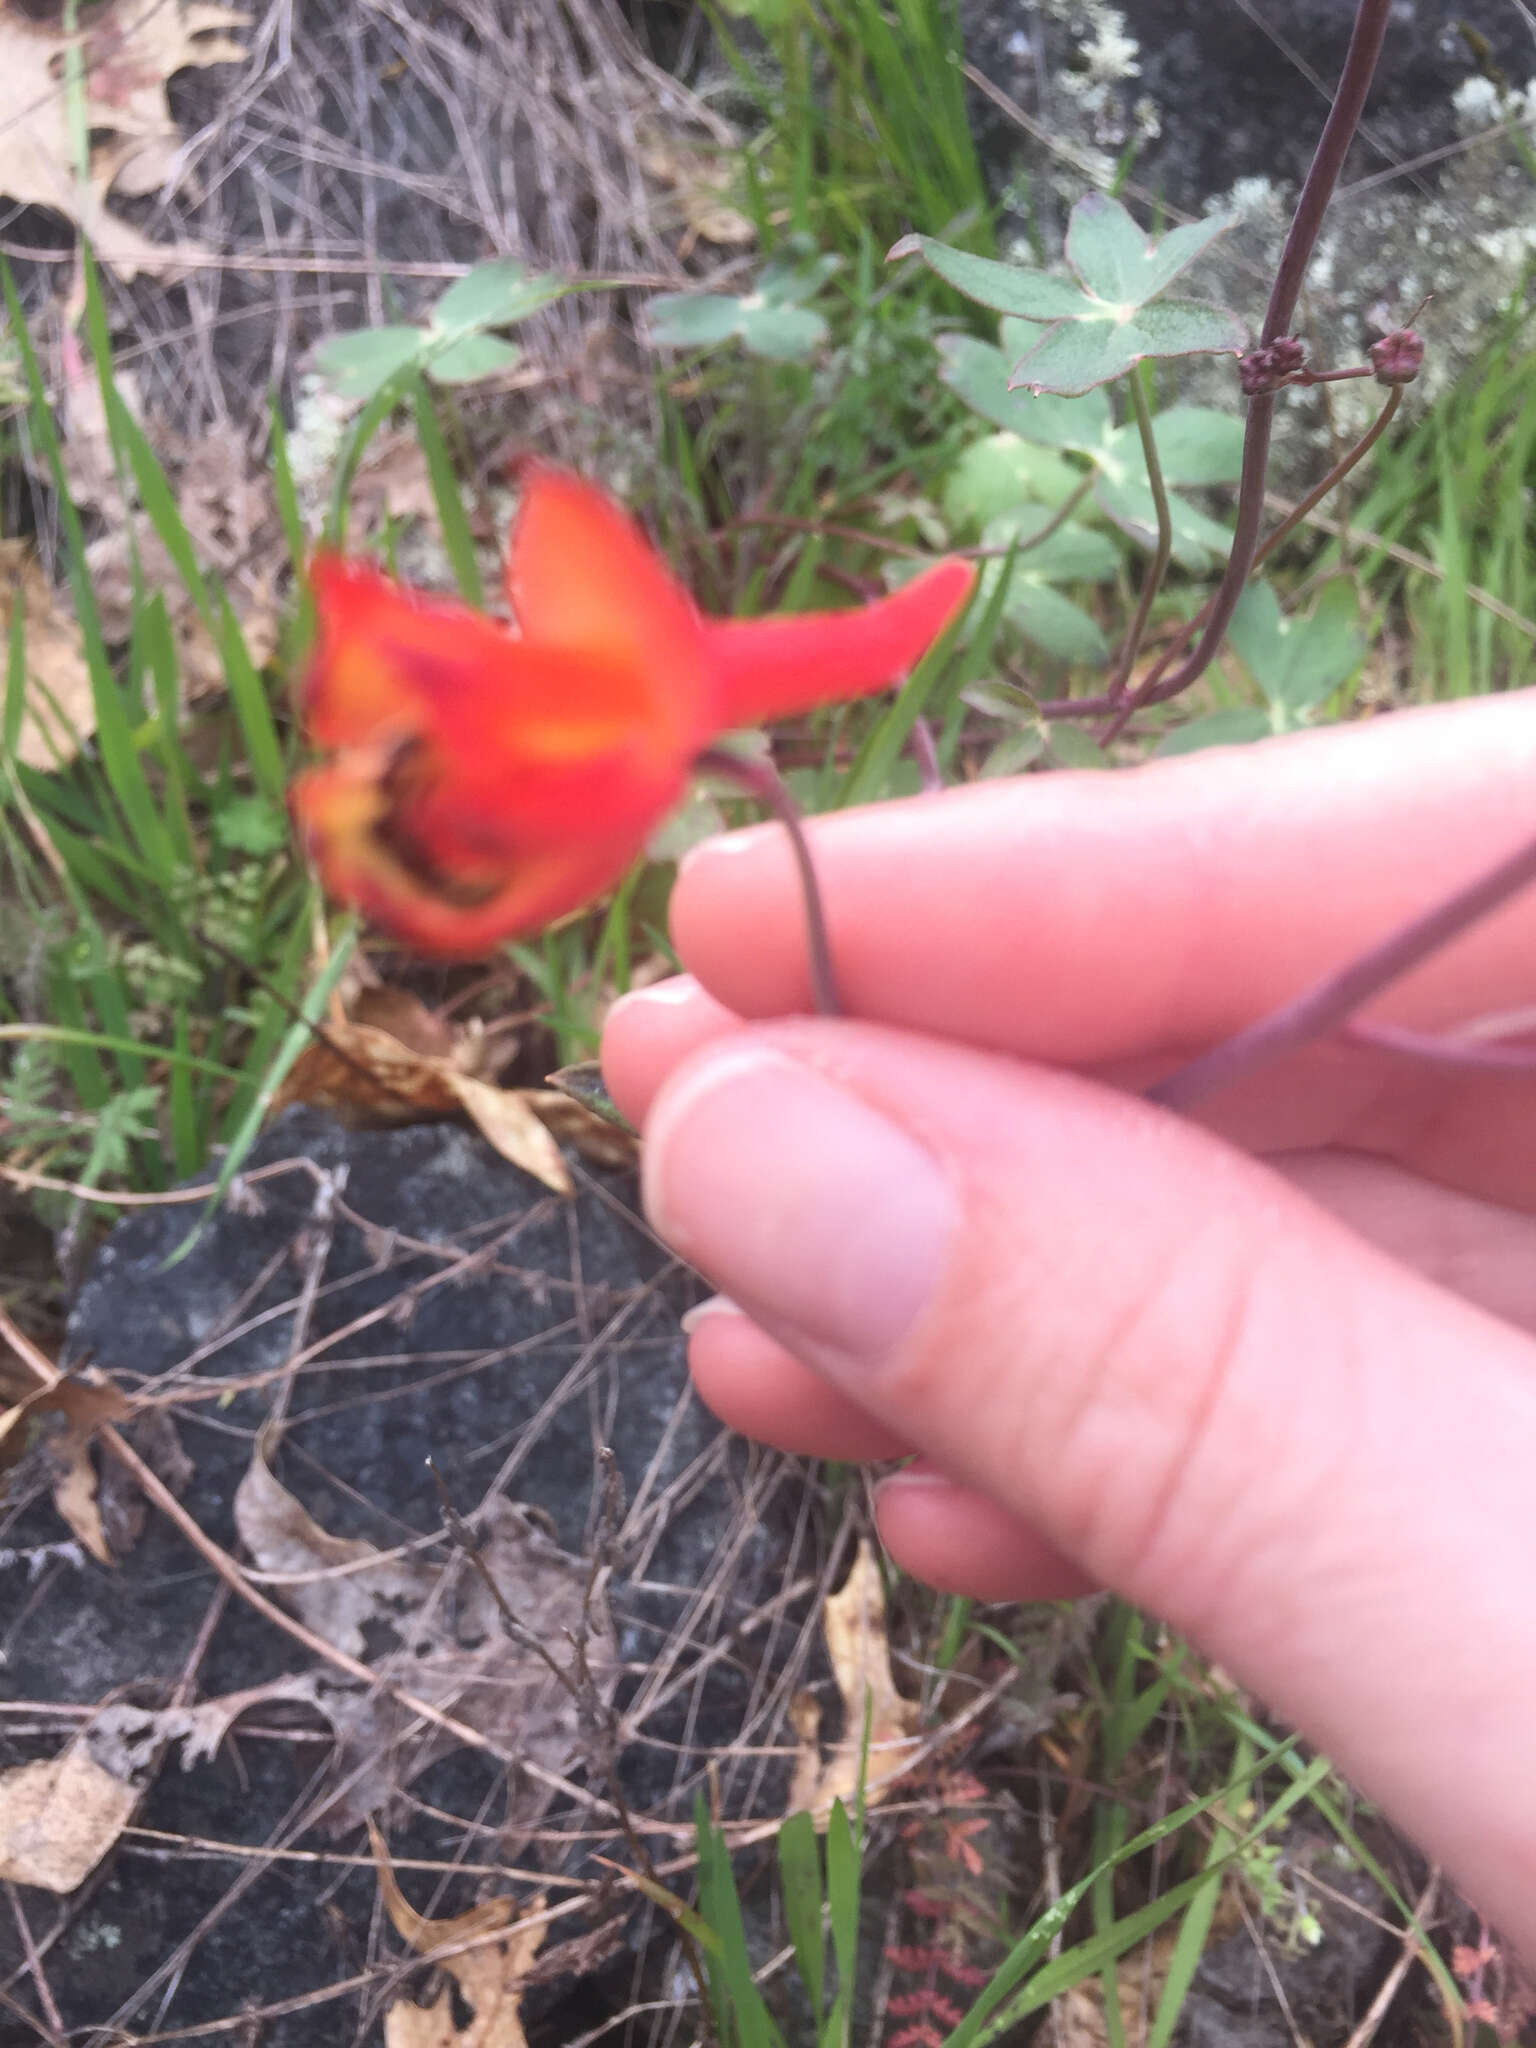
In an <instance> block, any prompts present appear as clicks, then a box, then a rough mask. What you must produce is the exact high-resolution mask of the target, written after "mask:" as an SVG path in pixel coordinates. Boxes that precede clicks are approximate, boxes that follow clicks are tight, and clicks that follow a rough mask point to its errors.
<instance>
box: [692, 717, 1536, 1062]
mask: <svg viewBox="0 0 1536 2048" xmlns="http://www.w3.org/2000/svg"><path fill="white" fill-rule="evenodd" d="M809 829H810V832H811V836H812V844H813V850H814V856H815V861H816V867H817V872H818V875H819V877H820V880H821V886H822V889H823V892H824V894H825V898H826V906H827V913H828V921H829V926H830V935H831V944H832V953H833V958H834V960H835V962H836V969H837V977H838V984H839V990H840V993H841V997H842V1000H843V1002H844V1004H845V1005H846V1007H847V1008H848V1009H849V1010H850V1011H851V1012H852V1013H853V1014H855V1015H857V1016H860V1017H866V1018H871V1019H877V1020H879V1021H881V1022H885V1023H891V1024H898V1025H902V1026H905V1027H908V1028H912V1029H917V1030H921V1031H927V1032H932V1033H936V1034H939V1035H942V1036H944V1037H947V1038H951V1039H958V1040H960V1041H961V1042H963V1043H966V1044H969V1045H974V1046H977V1047H983V1048H986V1049H989V1050H994V1051H1006V1052H1012V1053H1016V1054H1021V1055H1023V1056H1025V1057H1029V1058H1033V1059H1040V1060H1046V1061H1052V1062H1058V1061H1059V1062H1067V1063H1070V1064H1072V1065H1075V1066H1101V1065H1105V1064H1109V1063H1113V1062H1117V1061H1122V1060H1133V1059H1139V1058H1144V1057H1153V1056H1165V1055H1168V1054H1177V1053H1183V1052H1187V1051H1191V1050H1194V1049H1197V1048H1199V1047H1201V1046H1204V1045H1207V1044H1209V1043H1211V1042H1212V1041H1214V1040H1216V1039H1219V1038H1223V1037H1225V1036H1227V1035H1228V1034H1229V1033H1231V1032H1232V1031H1234V1030H1236V1029H1238V1028H1239V1027H1240V1026H1241V1025H1243V1024H1245V1023H1247V1022H1249V1021H1250V1020H1251V1019H1253V1018H1254V1017H1256V1016H1260V1015H1262V1014H1263V1013H1264V1012H1265V1011H1266V1010H1268V1009H1271V1008H1273V1007H1274V1006H1275V1005H1276V1004H1278V1003H1280V1002H1282V1001H1284V1000H1285V999H1286V998H1288V997H1290V996H1292V995H1294V994H1296V993H1297V992H1298V991H1299V990H1300V989H1303V988H1305V987H1307V986H1308V985H1309V984H1310V983H1312V982H1314V981H1316V980H1317V979H1318V978H1319V977H1320V976H1322V975H1324V974H1327V973H1329V972H1331V971H1332V970H1333V969H1335V968H1337V967H1339V966H1342V965H1343V964H1344V963H1345V962H1347V961H1348V960H1349V959H1350V958H1351V957H1352V956H1353V955H1354V954H1356V953H1358V952H1359V951H1361V950H1362V949H1363V948H1365V947H1366V946H1368V945H1371V944H1373V943H1374V942H1375V941H1377V940H1379V939H1380V938H1382V937H1383V936H1384V935H1385V934H1386V933H1387V932H1389V931H1391V930H1392V929H1393V928H1394V927H1395V926H1397V925H1398V924H1401V923H1403V922H1405V921H1406V920H1407V919H1409V918H1411V917H1413V916H1415V915H1416V914H1418V913H1419V912H1421V911H1423V910H1425V909H1427V908H1428V907H1430V906H1431V905H1432V904H1433V903H1435V902H1436V901H1437V900H1438V899H1439V898H1441V897H1442V896H1445V895H1447V894H1449V893H1450V892H1451V891H1452V890H1453V889H1455V888H1458V887H1460V886H1461V885H1462V884H1464V883H1465V882H1468V881H1470V880H1471V879H1472V878H1473V877H1475V876H1476V875H1477V874H1479V873H1480V872H1481V871H1482V870H1483V869H1484V868H1486V867H1489V866H1491V865H1492V864H1493V862H1495V861H1496V860H1499V859H1501V858H1502V857H1504V856H1505V855H1507V854H1508V853H1510V852H1512V851H1513V850H1514V848H1515V847H1516V846H1517V845H1518V844H1519V843H1520V842H1521V841H1522V840H1523V839H1525V838H1527V837H1529V835H1530V834H1531V833H1532V831H1533V830H1536V697H1533V695H1532V694H1531V693H1513V694H1509V695H1505V696H1502V697H1496V698H1484V699H1480V700H1477V701H1476V702H1472V703H1462V704H1457V705H1453V706H1437V707H1434V708H1432V709H1426V710H1421V711H1409V712H1400V713H1394V714H1392V715H1391V716H1389V717H1386V718H1382V719H1379V720H1374V721H1371V722H1370V723H1367V724H1357V725H1351V726H1344V727H1334V728H1330V729H1328V730H1325V731H1319V732H1311V733H1302V734H1297V735H1294V736H1292V737H1288V738H1285V739H1277V740H1270V741H1266V742H1263V743H1261V744H1259V745H1256V746H1249V747H1243V748H1231V749H1221V750H1216V751H1212V752H1209V753H1203V754H1200V755H1195V756H1186V757H1184V758H1182V759H1179V760H1177V761H1168V762H1155V763H1152V764H1150V765H1148V766H1146V767H1142V768H1137V769H1133V770H1129V771H1122V772H1119V773H1115V774H1104V775H1099V774H1091V773H1079V774H1057V775H1048V776H1031V777H1026V778H1022V779H1020V780H1015V781H997V782H981V783H973V784H969V785H967V786H965V787H962V788H960V789H956V790H951V791H948V792H945V793H944V794H942V795H938V796H930V797H919V798H914V799H910V800H907V801H904V802H898V803H889V804H880V805H876V806H872V807H869V808H867V809H862V810H855V811H849V812H846V813H842V814H835V815H832V816H828V817H823V818H818V819H816V820H815V821H814V822H813V823H812V824H811V826H810V828H809ZM672 929H673V934H674V937H675V939H676V942H677V945H678V950H679V952H680V954H681V956H682V958H683V961H684V963H685V964H686V966H687V967H688V968H689V970H690V971H691V972H692V973H693V974H694V975H696V976H697V978H698V979H699V981H700V982H701V983H703V985H704V986H705V987H706V988H707V989H708V990H709V992H710V993H711V994H712V995H713V996H714V997H715V998H716V999H717V1000H718V1001H719V1002H721V1003H723V1004H724V1005H725V1006H726V1007H727V1008H728V1009H730V1010H732V1011H735V1012H736V1013H738V1014H739V1015H741V1016H744V1017H769V1016H776V1015H782V1014H784V1013H785V1012H786V1011H792V1010H797V1009H800V1010H803V1009H805V1008H807V1007H808V981H807V973H806V955H805V935H804V909H803V905H802V902H801V898H800V892H799V888H798V885H797V882H796V879H795V873H794V867H793V863H792V860H791V857H790V852H789V848H788V846H787V844H786V842H785V839H784V835H783V833H782V831H781V830H780V829H779V828H778V827H777V826H760V827H756V828H754V829H752V830H750V831H747V832H743V833H737V834H734V835H732V836H730V837H728V838H726V839H722V840H714V841H710V842H708V843H706V844H705V845H704V846H702V847H700V848H698V849H696V851H695V852H694V853H693V854H692V855H691V856H690V857H689V859H688V860H687V862H686V863H685V865H684V868H683V871H682V873H681V875H680V876H679V879H678V883H677V887H676V889H675V891H674V894H673V899H672ZM1533 997H1536V894H1531V893H1527V894H1525V895H1522V896H1518V897H1516V898H1514V899H1513V900H1512V901H1511V902H1510V903H1509V904H1507V905H1506V906H1504V907H1503V908H1502V909H1501V910H1499V911H1498V912H1496V913H1494V914H1493V915H1492V916H1491V917H1489V918H1487V919H1485V920H1484V921H1483V922H1482V923H1481V924H1479V925H1478V926H1476V927H1474V928H1473V929H1472V930H1471V931H1469V932H1468V933H1466V934H1465V935H1464V936H1463V937H1462V938H1460V939H1458V940H1457V941H1456V942H1455V943H1454V944H1453V945H1452V946H1449V947H1447V948H1446V949H1445V950H1444V951H1443V952H1441V953H1439V954H1437V955H1436V956H1435V958H1434V959H1433V960H1431V961H1429V962H1427V963H1426V964H1425V965H1424V966H1423V967H1421V968H1419V969H1417V970H1416V971H1415V972H1414V973H1413V974H1412V975H1410V976H1408V977H1406V978H1405V979H1404V980H1403V981H1402V982H1401V983H1399V984H1397V985H1396V986H1395V987H1394V988H1393V989H1392V990H1390V991H1389V992H1388V993H1387V994H1386V995H1385V996H1384V997H1383V999H1382V1000H1381V1002H1380V1004H1378V1005H1376V1006H1374V1009H1373V1014H1376V1015H1379V1016H1382V1017H1391V1018H1393V1019H1394V1020H1396V1021H1398V1022H1402V1023H1408V1024H1412V1025H1415V1026H1418V1027H1419V1028H1423V1029H1434V1028H1437V1027H1442V1026H1446V1025H1449V1024H1451V1023H1454V1022H1457V1021H1460V1020H1463V1019H1466V1018H1468V1017H1471V1016H1475V1015H1478V1014H1482V1013H1487V1012H1489V1011H1496V1010H1502V1009H1506V1008H1512V1007H1515V1006H1516V1005H1519V1004H1521V1003H1524V1002H1529V1001H1530V1000H1532V999H1533Z"/></svg>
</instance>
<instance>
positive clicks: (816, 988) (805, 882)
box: [694, 747, 842, 1017]
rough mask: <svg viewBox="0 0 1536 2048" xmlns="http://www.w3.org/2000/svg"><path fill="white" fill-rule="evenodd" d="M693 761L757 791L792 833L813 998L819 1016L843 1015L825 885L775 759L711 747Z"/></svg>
mask: <svg viewBox="0 0 1536 2048" xmlns="http://www.w3.org/2000/svg"><path fill="white" fill-rule="evenodd" d="M694 766H695V768H697V769H698V770H699V771H700V773H702V774H705V775H721V776H724V777H725V778H726V779H727V780H728V781H730V782H734V783H735V784H736V785H737V787H738V788H740V789H744V790H745V791H746V792H747V794H748V796H752V797H756V799H757V801H758V802H759V803H760V804H762V805H763V806H764V807H765V808H766V809H767V810H770V811H772V813H773V815H774V816H775V817H776V818H777V819H778V821H779V823H780V824H781V825H782V826H783V827H784V830H785V831H786V832H787V833H788V834H789V843H790V846H791V848H792V849H793V852H794V856H795V865H796V867H797V868H798V869H799V871H800V888H801V891H802V893H803V895H804V897H805V942H806V951H807V953H808V955H809V964H810V977H811V1001H812V1002H813V1003H814V1005H815V1007H816V1012H817V1015H818V1016H821V1017H840V1016H841V1015H842V1005H841V1004H840V1003H839V1002H838V1000H837V981H836V978H835V976H834V975H833V972H832V948H831V945H830V943H829V942H828V939H827V919H826V913H825V911H824V910H823V909H822V903H821V889H820V886H819V884H818V883H817V880H816V868H815V864H814V863H813V861H812V860H811V849H810V846H809V844H808V842H807V840H806V836H805V825H804V821H803V819H802V818H801V815H800V807H799V805H798V804H797V803H796V802H795V800H794V798H793V797H792V796H791V795H790V793H789V791H788V789H787V788H786V787H785V786H784V780H783V777H782V776H781V775H780V774H779V771H778V769H777V768H775V767H774V765H773V763H772V762H771V761H768V760H748V759H746V757H745V756H743V755H741V754H733V753H731V752H730V750H729V749H728V748H726V747H707V748H706V749H705V751H704V752H703V753H702V754H700V755H699V757H698V759H697V760H696V761H695V762H694Z"/></svg>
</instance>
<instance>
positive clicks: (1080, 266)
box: [1066, 192, 1231, 307]
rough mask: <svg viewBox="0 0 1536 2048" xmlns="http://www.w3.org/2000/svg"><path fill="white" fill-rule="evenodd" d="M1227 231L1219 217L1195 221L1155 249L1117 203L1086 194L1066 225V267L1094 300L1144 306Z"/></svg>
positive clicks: (1176, 231)
mask: <svg viewBox="0 0 1536 2048" xmlns="http://www.w3.org/2000/svg"><path fill="white" fill-rule="evenodd" d="M1230 226H1231V222H1230V221H1228V220H1224V219H1221V218H1219V217H1218V218H1213V219H1211V220H1202V221H1193V222H1191V223H1190V224H1189V225H1188V226H1187V227H1181V228H1175V229H1174V230H1173V231H1172V233H1171V234H1167V235H1165V236H1163V238H1162V240H1161V241H1160V242H1157V243H1153V241H1152V240H1151V238H1150V237H1149V236H1148V235H1146V234H1144V233H1143V231H1142V230H1141V228H1139V227H1138V226H1137V224H1136V222H1135V221H1134V220H1133V219H1132V217H1131V215H1130V213H1129V212H1128V211H1127V210H1126V208H1125V207H1124V206H1123V205H1122V204H1121V203H1120V201H1119V200H1118V199H1111V198H1109V197H1108V196H1107V195H1106V194H1105V193H1102V192H1090V193H1088V194H1087V195H1086V196H1085V197H1084V198H1082V199H1079V200H1078V202H1077V204H1076V205H1075V206H1074V207H1073V209H1072V215H1071V219H1070V220H1069V221H1068V223H1067V245H1066V255H1067V262H1068V263H1069V264H1070V265H1071V267H1072V270H1073V272H1074V273H1075V274H1076V276H1077V277H1078V278H1080V279H1081V281H1082V284H1083V287H1084V289H1085V290H1086V291H1089V292H1091V293H1092V294H1093V296H1094V297H1095V298H1096V299H1102V300H1104V301H1106V302H1107V303H1108V304H1110V305H1114V306H1126V307H1134V306H1144V305H1145V304H1146V303H1147V301H1148V300H1149V299H1153V298H1156V296H1157V294H1158V293H1159V292H1161V291H1165V290H1166V289H1167V288H1168V286H1169V285H1170V284H1171V283H1172V282H1173V280H1174V278H1176V277H1177V276H1178V274H1179V272H1180V271H1181V270H1184V269H1186V268H1187V267H1188V265H1189V264H1191V263H1193V262H1194V260H1195V258H1196V257H1197V256H1198V255H1199V254H1200V253H1201V251H1202V250H1204V249H1206V248H1208V247H1209V246H1210V244H1211V243H1212V242H1214V241H1215V239H1216V237H1217V236H1218V235H1221V234H1224V233H1225V232H1226V230H1227V229H1228V227H1230Z"/></svg>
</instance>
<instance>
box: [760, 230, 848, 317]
mask: <svg viewBox="0 0 1536 2048" xmlns="http://www.w3.org/2000/svg"><path fill="white" fill-rule="evenodd" d="M842 260H843V259H842V258H841V256H830V255H828V256H821V255H818V254H817V253H816V246H815V244H814V243H813V242H812V241H811V240H810V238H809V237H808V236H802V235H795V236H792V237H791V238H790V240H789V241H788V242H787V243H786V244H785V246H784V247H783V248H782V249H780V250H778V251H776V253H775V254H774V255H772V256H771V257H770V258H769V259H768V261H767V262H766V263H765V264H764V265H763V267H762V269H761V270H760V271H759V272H758V276H757V296H758V297H759V298H762V299H766V300H767V302H768V303H769V304H770V305H773V306H798V305H802V304H803V303H804V301H805V300H806V299H808V298H810V297H811V296H812V295H813V294H814V293H816V292H819V291H820V290H821V287H822V286H823V285H824V284H825V283H826V281H827V279H828V278H829V277H830V276H831V275H832V273H833V272H834V271H835V270H838V269H840V268H841V266H842Z"/></svg>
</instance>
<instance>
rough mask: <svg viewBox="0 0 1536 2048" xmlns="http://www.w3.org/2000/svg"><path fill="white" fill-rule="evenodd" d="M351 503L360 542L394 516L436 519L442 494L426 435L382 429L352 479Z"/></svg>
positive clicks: (379, 529) (423, 519)
mask: <svg viewBox="0 0 1536 2048" xmlns="http://www.w3.org/2000/svg"><path fill="white" fill-rule="evenodd" d="M347 504H348V508H349V510H350V513H351V517H352V521H353V523H354V525H355V528H356V531H357V536H358V539H359V541H363V540H367V539H370V538H372V537H373V536H374V535H376V534H378V533H380V532H382V531H383V529H384V527H385V525H386V524H387V523H388V522H389V521H390V520H412V519H415V520H420V521H422V522H423V523H424V524H426V525H433V524H435V522H436V520H437V517H438V512H437V494H436V492H435V491H434V490H433V488H432V477H431V473H430V471H429V470H428V468H427V458H426V454H425V451H424V450H423V448H422V445H421V438H420V436H419V435H417V434H414V433H407V432H406V431H405V430H404V429H403V428H399V427H395V428H390V429H388V430H387V431H386V432H384V433H381V434H376V435H375V436H374V438H373V439H372V440H371V441H370V442H369V444H368V453H367V454H366V455H365V456H364V458H363V460H362V463H361V464H360V465H359V468H358V471H357V475H356V476H355V477H354V478H353V479H352V489H351V492H350V494H349V495H348V499H347Z"/></svg>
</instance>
